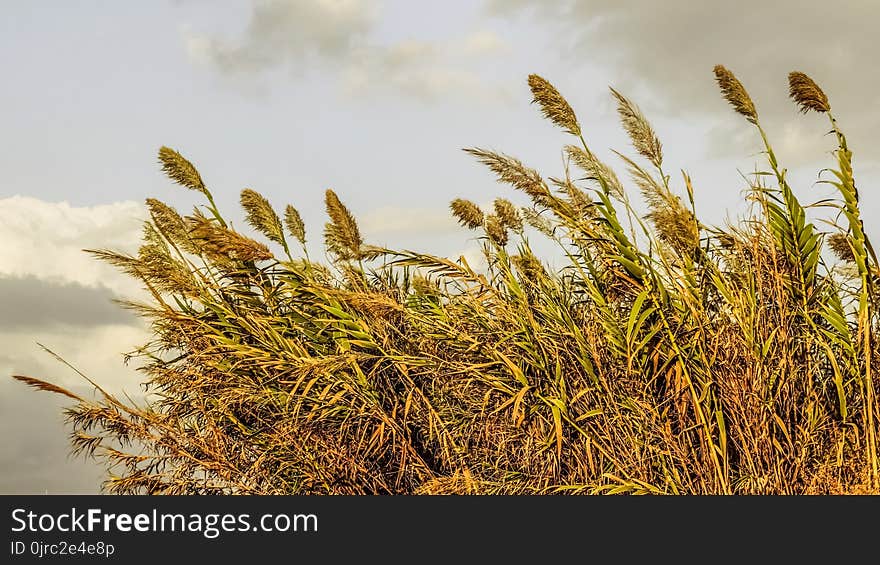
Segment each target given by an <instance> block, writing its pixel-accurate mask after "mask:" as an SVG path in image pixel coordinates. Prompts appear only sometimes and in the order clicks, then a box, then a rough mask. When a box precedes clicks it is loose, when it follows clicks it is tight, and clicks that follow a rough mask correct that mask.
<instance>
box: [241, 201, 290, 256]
mask: <svg viewBox="0 0 880 565" xmlns="http://www.w3.org/2000/svg"><path fill="white" fill-rule="evenodd" d="M241 207H242V208H244V210H245V212H246V214H247V222H248V223H249V224H250V225H251V227H252V228H254V229H255V230H257V231H258V232H260V233H262V234H263V235H265V236H266V237H267V238H269V239H270V240H271V241H274V242H275V243H277V244H279V245H284V230H283V229H282V227H281V220H280V219H279V218H278V214H276V213H275V210H273V209H272V205H271V204H269V201H268V200H266V198H265V197H264V196H263V195H262V194H260V193H259V192H257V191H256V190H252V189H250V188H246V189H244V190H242V191H241Z"/></svg>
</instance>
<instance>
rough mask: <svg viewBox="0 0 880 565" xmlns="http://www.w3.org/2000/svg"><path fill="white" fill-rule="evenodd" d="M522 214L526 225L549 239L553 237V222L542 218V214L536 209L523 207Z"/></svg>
mask: <svg viewBox="0 0 880 565" xmlns="http://www.w3.org/2000/svg"><path fill="white" fill-rule="evenodd" d="M520 213H521V214H522V218H523V221H524V222H525V223H526V224H528V225H529V226H531V227H532V228H534V229H536V230H537V231H539V232H541V233H542V234H544V235H546V236H547V237H553V222H552V221H550V220H548V219H547V218H545V217H544V216H542V215H541V214H540V212H538V211H537V210H535V209H534V208H529V207H523V208H520Z"/></svg>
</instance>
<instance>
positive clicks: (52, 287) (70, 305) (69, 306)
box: [0, 276, 136, 331]
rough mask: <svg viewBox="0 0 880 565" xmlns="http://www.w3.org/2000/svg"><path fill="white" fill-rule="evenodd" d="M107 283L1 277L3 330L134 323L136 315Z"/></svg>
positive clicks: (0, 308)
mask: <svg viewBox="0 0 880 565" xmlns="http://www.w3.org/2000/svg"><path fill="white" fill-rule="evenodd" d="M113 298H115V295H114V294H113V292H112V291H110V290H109V289H107V288H105V287H87V286H83V285H80V284H77V283H59V282H52V281H46V280H42V279H39V278H37V277H34V276H28V277H17V278H10V277H0V330H3V331H9V330H23V329H35V328H45V327H46V326H50V325H53V324H65V325H71V326H97V325H103V324H132V323H134V322H135V321H136V317H135V316H134V315H133V314H132V313H131V312H129V311H127V310H125V309H123V308H122V307H120V306H119V305H118V304H116V303H114V302H112V299H113Z"/></svg>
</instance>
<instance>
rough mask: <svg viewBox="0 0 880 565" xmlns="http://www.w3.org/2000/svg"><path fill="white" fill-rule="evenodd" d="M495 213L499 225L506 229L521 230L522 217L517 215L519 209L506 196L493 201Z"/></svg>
mask: <svg viewBox="0 0 880 565" xmlns="http://www.w3.org/2000/svg"><path fill="white" fill-rule="evenodd" d="M493 207H494V208H495V215H496V216H498V219H499V221H500V222H501V225H502V226H503V227H504V228H506V229H511V230H513V231H521V230H522V227H523V221H522V217H520V215H519V209H518V208H517V207H516V206H515V205H514V204H513V202H511V201H510V200H507V199H506V198H496V199H495V202H493Z"/></svg>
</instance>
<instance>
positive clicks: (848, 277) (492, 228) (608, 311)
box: [15, 66, 880, 494]
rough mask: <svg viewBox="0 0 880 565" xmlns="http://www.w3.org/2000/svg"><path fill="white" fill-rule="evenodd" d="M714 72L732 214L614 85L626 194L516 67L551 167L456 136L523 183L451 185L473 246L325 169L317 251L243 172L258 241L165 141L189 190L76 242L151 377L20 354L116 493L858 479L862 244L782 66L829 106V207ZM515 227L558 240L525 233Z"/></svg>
mask: <svg viewBox="0 0 880 565" xmlns="http://www.w3.org/2000/svg"><path fill="white" fill-rule="evenodd" d="M714 73H715V77H716V80H717V82H718V86H719V88H720V91H721V94H722V96H723V97H724V99H726V100H727V102H729V103H730V105H731V107H732V108H733V109H734V110H735V112H736V113H738V114H740V115H741V116H742V117H743V118H745V119H746V120H747V121H748V122H750V123H751V124H752V125H753V126H754V128H755V135H756V136H758V137H759V138H760V139H761V141H762V143H763V144H764V153H763V157H765V158H766V159H765V160H766V165H765V167H764V168H763V170H761V171H758V172H757V173H756V174H755V175H754V176H752V177H750V178H749V180H750V184H751V186H750V187H749V189H748V190H747V194H746V197H747V198H748V199H749V201H750V202H751V203H752V207H751V211H750V212H749V213H748V214H747V216H746V217H744V218H742V219H740V220H738V221H737V222H736V224H735V225H732V224H731V225H725V226H723V227H710V226H707V225H704V224H703V223H702V222H701V221H700V220H699V219H698V216H697V213H696V210H695V205H694V193H695V191H698V190H699V187H694V186H693V185H692V183H691V180H690V177H689V176H688V175H687V173H684V172H682V173H681V174H680V176H678V175H676V176H673V175H671V174H669V173H668V172H667V169H666V168H665V164H664V159H663V147H662V144H661V141H660V138H659V137H658V136H657V134H656V133H655V131H654V129H653V128H652V126H651V124H650V123H649V121H648V120H647V118H645V116H644V115H643V114H642V112H641V111H640V110H639V108H638V107H637V106H636V105H635V104H634V103H633V102H632V101H631V100H629V99H628V98H626V97H625V96H624V95H623V94H621V93H620V92H618V91H616V90H614V89H612V90H611V96H612V97H613V100H614V101H615V102H616V104H617V107H618V111H619V114H620V119H621V123H622V126H623V128H624V130H625V131H626V133H627V134H628V135H629V137H630V139H631V140H632V148H631V150H630V149H627V150H626V151H621V152H620V153H618V155H619V157H620V160H621V163H622V165H623V167H622V169H621V170H622V172H623V173H625V175H621V176H623V177H624V178H627V179H628V180H629V181H630V182H629V183H628V184H629V185H630V186H631V187H634V188H635V189H636V190H638V192H639V193H640V195H641V199H642V201H643V202H645V203H646V204H647V206H648V212H647V213H646V214H641V215H640V214H639V213H638V212H637V211H636V209H635V208H634V207H633V205H632V204H631V201H630V198H629V196H628V192H627V189H626V188H625V186H624V183H623V182H622V181H621V180H620V177H619V176H618V174H617V173H616V172H615V171H614V170H613V168H612V167H611V166H609V165H608V164H606V163H603V162H602V161H600V160H599V159H598V157H597V156H596V153H595V152H594V151H593V150H592V149H591V147H590V144H589V143H588V141H587V139H586V138H585V134H584V132H586V131H589V128H585V127H582V123H581V122H580V121H579V119H578V117H577V116H576V114H575V112H574V110H573V109H572V107H571V105H570V104H569V103H568V102H567V101H566V99H565V98H564V97H563V96H562V94H560V93H559V92H558V91H557V89H556V88H555V87H554V86H553V85H552V84H551V83H550V82H549V81H547V80H546V79H544V78H542V77H540V76H537V75H532V76H530V77H529V78H528V84H529V87H530V89H531V91H532V94H533V98H534V102H535V103H536V105H537V107H538V108H539V109H540V111H541V113H542V114H543V115H544V116H545V117H546V118H547V119H548V120H549V121H550V122H551V123H552V124H554V125H555V126H558V127H559V128H560V130H561V131H562V132H563V133H564V134H565V135H566V136H568V137H567V139H566V141H567V144H566V145H564V147H563V153H564V155H565V156H566V160H565V164H564V172H563V174H561V175H559V177H558V178H554V177H546V178H545V177H544V176H543V175H542V174H541V173H539V172H538V171H536V170H534V169H532V168H529V167H528V166H527V165H525V164H524V163H523V162H522V161H520V160H518V159H516V158H514V157H512V156H509V155H505V154H501V153H497V152H493V151H488V150H485V149H480V148H470V149H467V150H466V151H467V153H468V154H469V155H470V156H472V157H473V158H475V159H476V160H477V161H478V162H479V163H482V164H483V165H485V166H486V167H487V168H488V169H489V171H490V172H491V173H493V174H494V175H495V176H496V177H497V179H498V181H499V182H500V183H502V184H504V185H507V190H516V191H519V192H521V193H522V194H524V195H525V197H526V198H527V199H528V201H529V202H530V205H528V206H517V205H514V204H513V203H512V202H511V201H510V200H508V199H506V198H504V197H503V196H504V195H503V194H502V195H500V196H499V198H498V199H497V200H496V201H495V202H494V205H493V208H492V209H490V210H482V209H481V208H480V207H479V206H478V205H477V204H475V203H473V202H471V201H469V200H466V199H463V198H459V199H456V200H454V201H452V203H451V205H450V209H451V213H452V214H453V215H454V216H455V217H456V218H457V219H458V220H459V221H460V223H461V224H462V226H463V227H464V228H466V229H469V230H474V233H475V235H476V237H478V238H479V241H480V242H481V245H482V251H483V254H484V256H485V260H486V265H487V267H486V268H485V269H482V270H475V269H474V268H472V267H471V266H470V265H469V264H468V263H467V262H466V261H465V260H464V259H463V258H460V259H458V260H452V259H448V258H444V257H436V256H432V255H429V254H424V253H418V252H414V251H408V250H399V249H398V250H395V249H387V248H383V247H376V246H371V245H369V244H368V243H366V242H365V241H364V238H363V237H362V236H361V233H360V231H359V229H358V225H357V221H356V218H355V217H354V216H353V215H352V213H351V212H350V211H349V210H348V208H346V206H345V205H344V204H343V202H342V201H341V200H340V198H339V197H338V195H337V194H336V193H335V192H333V191H332V190H328V191H327V192H326V198H325V201H326V208H327V216H328V221H327V223H326V225H325V226H324V229H323V237H324V243H325V247H326V250H327V252H328V255H329V256H330V257H332V261H327V262H325V263H326V264H324V263H321V262H317V261H313V260H311V259H310V258H309V257H308V254H307V253H306V250H305V243H306V227H305V226H304V224H303V221H302V219H301V217H300V214H299V212H298V211H297V210H296V208H294V207H293V206H291V205H287V206H286V207H285V209H284V211H283V213H282V214H279V213H278V212H277V211H276V209H275V208H273V206H272V205H271V204H270V203H269V201H268V200H267V199H266V198H264V197H263V196H262V195H260V194H259V193H257V192H256V191H254V190H250V189H246V190H244V191H243V192H242V194H241V204H242V207H243V209H244V211H245V213H246V217H247V221H248V223H249V224H250V226H251V227H253V228H254V229H255V230H256V232H257V233H259V234H260V237H261V238H262V239H263V240H264V241H257V240H255V239H253V238H251V237H248V236H247V235H245V234H242V233H239V232H237V231H235V230H234V229H233V228H232V227H230V224H229V223H228V222H227V220H226V219H224V216H223V215H222V214H221V212H220V210H218V208H217V206H216V204H215V203H214V199H213V196H212V194H211V192H210V190H209V189H208V187H207V186H206V184H205V182H204V181H203V180H202V177H201V175H200V174H199V172H198V171H197V169H196V167H195V166H193V165H192V164H191V163H190V162H189V161H187V160H186V159H185V158H184V157H183V156H182V155H181V154H180V153H178V152H176V151H174V150H171V149H169V148H165V147H163V148H162V149H161V150H160V152H159V158H160V162H161V165H162V169H163V170H164V172H165V173H166V174H167V175H168V177H169V178H170V179H171V180H173V181H174V182H176V183H178V184H180V185H181V186H183V187H185V188H188V189H191V190H193V191H194V192H196V193H199V194H200V195H201V197H202V198H203V199H204V202H203V203H202V205H200V206H198V207H196V208H195V209H194V211H193V213H192V214H191V215H189V216H182V215H180V214H179V213H178V212H177V211H175V210H174V209H173V208H171V207H169V206H167V205H166V204H164V203H162V202H159V201H158V200H154V199H149V200H148V201H147V206H148V208H149V211H150V215H151V220H150V221H148V222H147V223H146V224H145V226H144V235H143V245H142V247H141V248H140V250H139V251H138V253H137V254H134V255H126V254H122V253H118V252H116V251H112V250H92V251H91V252H92V253H93V254H94V255H95V256H97V257H98V258H99V259H101V260H104V261H108V262H110V263H112V264H113V265H115V266H117V267H118V268H120V269H122V270H123V271H124V272H126V273H128V274H129V275H131V276H133V277H136V278H137V279H139V280H140V281H141V282H142V283H143V285H144V286H145V287H146V288H147V289H148V290H149V292H150V296H151V297H152V299H151V300H150V301H148V302H146V303H127V306H128V307H130V308H132V309H134V310H135V311H136V312H137V313H138V314H139V315H140V316H143V317H144V318H145V319H147V320H148V321H149V322H150V324H151V326H150V327H151V330H152V340H151V341H150V342H149V343H147V344H144V346H143V347H142V348H140V349H139V350H138V351H137V352H136V353H135V354H134V355H135V356H136V357H138V358H140V359H141V361H143V365H142V371H143V374H144V385H145V387H146V390H147V391H148V392H149V393H151V397H152V400H151V401H149V402H146V403H140V404H137V403H133V402H132V401H130V400H127V399H120V398H118V397H116V396H114V395H113V394H110V393H109V392H106V391H104V390H103V389H100V388H98V389H97V390H98V392H97V395H96V397H95V399H86V398H82V397H80V396H77V395H75V394H73V393H72V392H70V391H67V390H65V389H63V388H61V387H58V386H56V385H54V384H51V383H48V382H45V381H43V380H40V379H36V378H33V377H24V376H17V377H15V378H17V379H19V380H21V381H23V382H24V383H25V384H27V385H30V386H32V387H35V388H36V389H40V390H43V391H47V392H52V393H57V394H63V395H66V396H67V397H69V398H70V399H71V401H72V402H73V404H72V405H71V407H70V408H69V409H68V410H67V417H68V420H69V423H70V426H71V430H72V435H71V438H72V445H73V448H74V450H75V451H76V452H79V453H84V454H86V455H87V456H91V457H95V458H98V459H101V460H103V461H104V462H105V463H106V465H107V470H108V474H107V480H106V482H105V483H104V485H103V486H104V488H105V490H106V491H108V492H111V493H150V494H317V493H329V494H450V493H452V494H556V493H560V494H565V493H568V494H574V493H584V494H600V493H602V494H614V493H631V494H775V493H779V494H783V493H785V494H814V493H831V494H837V493H878V492H880V471H878V429H877V428H878V425H877V422H878V418H880V409H878V401H877V395H878V392H880V390H878V385H877V382H876V378H875V377H874V371H875V368H876V366H877V362H878V350H877V345H876V343H875V341H876V340H875V339H874V334H875V333H876V332H877V324H878V315H877V307H876V305H877V299H878V289H877V285H878V275H880V271H878V267H880V263H878V261H877V257H876V255H875V253H874V250H873V248H872V246H871V242H870V241H869V239H868V237H867V236H866V234H865V231H864V228H863V224H862V218H861V213H860V208H859V194H858V191H857V189H856V182H855V178H854V172H853V167H852V153H851V151H850V149H849V148H848V146H847V141H846V137H845V136H844V133H843V131H842V130H841V129H840V127H839V126H838V123H837V122H836V120H835V119H834V116H833V114H832V112H831V105H830V102H829V99H828V97H827V96H826V95H825V93H824V92H823V91H822V89H821V88H820V87H819V86H818V85H817V84H816V83H815V82H814V81H813V80H812V79H811V78H810V77H808V76H807V75H805V74H803V73H800V72H794V73H791V75H790V76H789V86H790V95H791V98H792V100H793V102H794V103H795V104H796V107H797V108H798V109H800V110H802V111H803V112H817V113H820V114H824V115H825V116H827V118H828V120H829V127H830V129H831V131H833V132H834V135H835V136H836V139H837V142H838V148H837V149H836V150H835V152H834V154H833V161H832V162H831V163H829V165H828V169H827V171H826V173H825V176H823V179H824V182H827V183H828V184H829V185H831V186H832V187H833V188H834V189H835V190H836V192H835V195H836V196H835V198H833V199H831V200H827V201H824V202H823V203H822V204H823V205H824V206H826V207H831V208H832V209H833V211H834V212H836V213H837V216H836V217H837V219H838V221H837V222H834V223H829V226H830V227H829V228H828V230H830V231H823V230H820V229H819V228H818V227H817V225H816V223H817V222H815V220H814V221H812V222H811V221H810V219H809V217H808V211H809V210H810V209H811V206H810V205H804V204H802V203H801V202H800V201H799V199H798V197H797V196H796V194H795V191H794V189H793V188H792V187H791V186H790V185H789V182H788V179H787V176H786V171H785V169H784V168H783V166H782V164H781V163H779V162H778V161H777V158H776V155H775V153H774V151H773V148H772V146H771V143H770V141H769V137H768V135H767V133H766V132H765V130H764V129H763V127H762V125H761V121H760V119H759V114H758V110H757V108H756V105H755V104H754V102H753V101H752V99H751V97H750V96H749V94H748V92H747V90H746V89H745V87H744V86H743V84H742V83H741V82H740V81H739V80H738V79H737V78H736V76H734V74H733V73H732V72H731V71H730V70H728V69H726V68H725V67H723V66H717V67H716V68H715V69H714ZM822 133H824V132H821V131H817V132H816V135H821V134H822ZM823 227H824V225H823ZM535 238H548V239H549V240H551V241H552V242H555V244H558V248H559V250H560V252H561V254H562V256H563V257H565V264H564V265H563V266H562V267H561V268H556V269H551V268H550V267H549V265H548V263H547V262H546V261H544V260H542V259H541V257H538V256H536V254H535V253H534V252H533V251H532V247H531V245H530V239H535ZM826 250H827V252H826Z"/></svg>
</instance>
